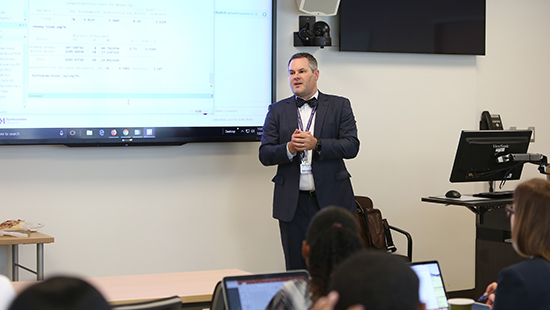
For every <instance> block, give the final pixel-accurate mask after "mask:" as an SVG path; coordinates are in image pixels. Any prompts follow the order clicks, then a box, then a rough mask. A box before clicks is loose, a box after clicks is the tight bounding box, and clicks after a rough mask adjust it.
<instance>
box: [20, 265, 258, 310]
mask: <svg viewBox="0 0 550 310" xmlns="http://www.w3.org/2000/svg"><path fill="white" fill-rule="evenodd" d="M247 274H250V272H246V271H243V270H238V269H224V270H210V271H193V272H176V273H164V274H145V275H129V276H113V277H97V278H86V279H85V280H86V281H88V282H89V283H91V284H92V285H93V286H94V287H96V288H97V289H98V290H99V291H100V292H101V293H102V294H103V296H105V299H107V301H108V302H109V303H110V304H112V305H119V304H127V303H135V302H143V301H150V300H154V299H159V298H164V297H170V296H179V297H180V298H181V301H182V303H183V308H184V309H204V308H209V307H210V302H211V300H212V293H213V292H214V288H215V287H216V284H217V283H218V281H220V280H221V279H223V278H224V277H227V276H235V275H247ZM34 283H36V282H35V281H28V282H13V287H14V288H15V291H16V292H17V293H19V292H20V291H22V290H23V289H24V288H25V287H27V286H28V285H31V284H34Z"/></svg>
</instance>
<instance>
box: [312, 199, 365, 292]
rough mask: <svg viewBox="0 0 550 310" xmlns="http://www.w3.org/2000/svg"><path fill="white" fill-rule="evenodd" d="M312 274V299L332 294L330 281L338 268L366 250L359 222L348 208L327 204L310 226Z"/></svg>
mask: <svg viewBox="0 0 550 310" xmlns="http://www.w3.org/2000/svg"><path fill="white" fill-rule="evenodd" d="M306 242H307V243H308V244H309V247H310V250H309V257H308V262H309V266H308V269H309V274H310V276H311V285H310V290H311V293H312V300H313V301H316V300H317V299H318V298H319V297H321V296H323V295H325V294H327V293H328V291H327V287H328V281H329V279H330V277H331V275H332V272H333V270H334V268H335V267H336V266H337V265H338V264H340V263H341V262H342V261H343V260H344V259H346V258H348V257H349V256H351V255H352V254H354V253H356V252H358V251H360V250H362V249H364V247H363V244H362V243H361V238H360V236H359V225H358V224H357V221H356V220H355V218H354V216H353V215H352V214H351V212H349V211H348V210H346V209H344V208H341V207H334V206H332V207H327V208H324V209H322V210H321V211H319V212H318V213H317V214H316V215H315V217H313V219H312V220H311V223H310V225H309V227H308V231H307V236H306Z"/></svg>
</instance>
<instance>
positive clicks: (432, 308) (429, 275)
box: [411, 261, 449, 310]
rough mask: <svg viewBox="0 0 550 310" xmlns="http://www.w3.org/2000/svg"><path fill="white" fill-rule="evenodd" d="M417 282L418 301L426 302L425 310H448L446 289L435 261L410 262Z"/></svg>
mask: <svg viewBox="0 0 550 310" xmlns="http://www.w3.org/2000/svg"><path fill="white" fill-rule="evenodd" d="M411 268H412V269H413V270H414V272H416V275H417V276H418V279H419V280H420V283H419V296H420V301H421V302H423V303H425V304H426V310H448V309H449V304H448V303H447V291H446V290H445V285H444V284H443V276H441V269H440V268H439V263H438V262H437V261H425V262H415V263H411Z"/></svg>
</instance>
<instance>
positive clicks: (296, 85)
mask: <svg viewBox="0 0 550 310" xmlns="http://www.w3.org/2000/svg"><path fill="white" fill-rule="evenodd" d="M318 79H319V70H318V69H317V60H316V59H315V57H313V56H312V55H311V54H309V53H298V54H295V55H293V56H292V57H291V58H290V61H289V63H288V80H289V82H290V88H291V89H292V92H293V93H294V96H292V97H289V98H287V99H283V100H281V101H279V102H276V103H274V104H272V105H270V107H269V112H268V113H267V116H266V119H265V123H264V127H263V135H262V143H261V145H260V152H259V153H260V161H261V162H262V164H263V165H265V166H271V165H278V167H277V174H276V175H275V177H274V178H273V180H272V181H273V182H274V183H275V190H274V193H273V217H274V218H276V219H278V220H279V229H280V232H281V242H282V246H283V251H284V254H285V263H286V269H287V270H292V269H306V265H305V261H304V259H303V257H302V241H303V240H304V239H305V235H306V230H307V226H308V225H309V222H310V220H311V218H313V216H314V215H315V213H316V212H317V211H319V210H320V209H321V208H324V207H327V206H331V205H334V206H340V207H343V208H345V209H348V210H350V211H355V210H356V206H355V198H354V194H353V188H352V186H351V181H350V177H351V175H350V174H349V172H348V171H347V169H346V166H345V164H344V160H343V159H344V158H345V159H349V158H354V157H355V156H357V153H358V152H359V139H358V138H357V127H356V125H355V117H354V116H353V111H352V109H351V104H350V101H349V100H348V99H346V98H343V97H338V96H333V95H326V94H323V93H321V92H319V91H318V90H317V80H318Z"/></svg>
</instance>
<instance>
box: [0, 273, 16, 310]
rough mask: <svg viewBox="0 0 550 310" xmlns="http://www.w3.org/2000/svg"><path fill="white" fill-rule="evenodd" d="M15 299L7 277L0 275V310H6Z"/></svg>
mask: <svg viewBox="0 0 550 310" xmlns="http://www.w3.org/2000/svg"><path fill="white" fill-rule="evenodd" d="M14 298H15V290H14V289H13V285H12V284H11V281H10V279H8V277H6V276H4V275H1V274H0V310H6V309H8V306H9V305H10V303H11V301H12V300H13V299H14Z"/></svg>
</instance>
